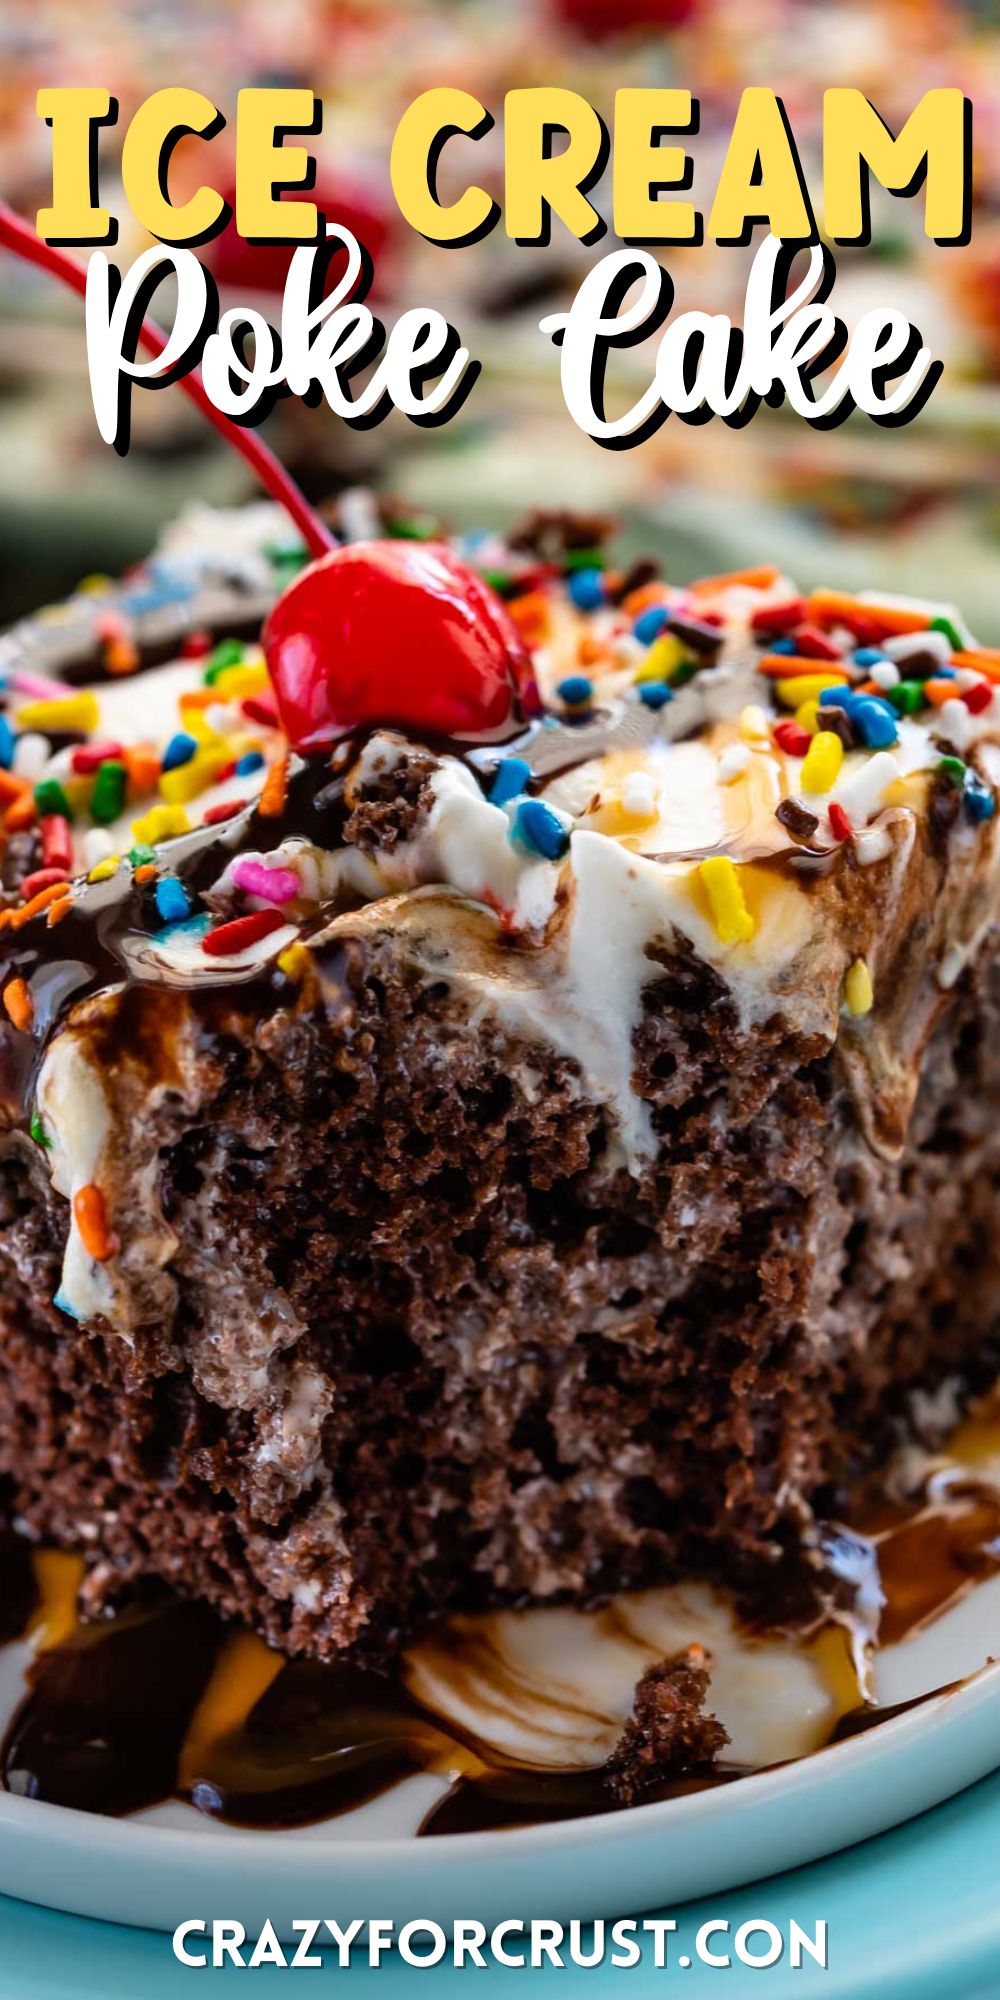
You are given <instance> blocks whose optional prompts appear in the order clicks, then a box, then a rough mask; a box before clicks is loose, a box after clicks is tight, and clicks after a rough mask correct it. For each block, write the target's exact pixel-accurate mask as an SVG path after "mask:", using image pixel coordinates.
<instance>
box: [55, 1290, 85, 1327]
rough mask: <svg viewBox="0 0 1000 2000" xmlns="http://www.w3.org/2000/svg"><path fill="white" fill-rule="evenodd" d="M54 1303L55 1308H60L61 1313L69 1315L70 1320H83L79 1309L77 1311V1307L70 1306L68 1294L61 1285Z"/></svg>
mask: <svg viewBox="0 0 1000 2000" xmlns="http://www.w3.org/2000/svg"><path fill="white" fill-rule="evenodd" d="M52 1303H53V1305H54V1306H58V1308H59V1311H60V1312H61V1313H66V1314H67V1315H68V1317H69V1318H70V1319H77V1320H78V1319H80V1318H82V1314H80V1313H78V1312H77V1309H76V1307H75V1306H72V1305H70V1302H69V1300H68V1298H67V1297H66V1294H65V1292H64V1291H63V1288H62V1286H61V1285H60V1287H59V1290H58V1291H57V1293H56V1295H55V1298H54V1299H53V1301H52Z"/></svg>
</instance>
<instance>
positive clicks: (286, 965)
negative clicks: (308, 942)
mask: <svg viewBox="0 0 1000 2000" xmlns="http://www.w3.org/2000/svg"><path fill="white" fill-rule="evenodd" d="M310 963H311V960H310V955H309V952H308V951H307V950H306V947H305V945H304V944H299V943H298V942H296V943H295V944H290V945H287V946H286V947H285V950H284V951H282V952H279V953H278V970H279V972H283V973H284V975H285V978H286V979H294V980H296V981H298V980H301V979H304V978H305V976H306V973H307V972H308V970H309V966H310Z"/></svg>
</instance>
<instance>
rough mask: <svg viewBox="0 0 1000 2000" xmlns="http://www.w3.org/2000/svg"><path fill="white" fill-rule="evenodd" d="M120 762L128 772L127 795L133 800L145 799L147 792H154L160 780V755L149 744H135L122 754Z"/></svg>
mask: <svg viewBox="0 0 1000 2000" xmlns="http://www.w3.org/2000/svg"><path fill="white" fill-rule="evenodd" d="M122 761H123V763H124V765H125V769H126V771H127V772H128V782H129V793H130V796H131V797H132V798H133V799H137V798H139V799H141V798H145V796H146V794H147V792H155V790H156V787H157V785H158V783H159V778H160V755H159V752H158V751H157V750H154V749H153V747H152V745H151V744H149V743H137V744H136V745H135V746H134V747H132V748H129V749H127V750H124V751H123V752H122Z"/></svg>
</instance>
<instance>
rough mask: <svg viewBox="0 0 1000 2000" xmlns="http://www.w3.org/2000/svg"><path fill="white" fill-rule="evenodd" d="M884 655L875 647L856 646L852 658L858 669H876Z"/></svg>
mask: <svg viewBox="0 0 1000 2000" xmlns="http://www.w3.org/2000/svg"><path fill="white" fill-rule="evenodd" d="M885 657H886V656H885V654H884V653H882V652H880V651H879V648H878V647H877V646H858V647H856V648H855V653H854V658H855V660H856V662H857V664H858V666H859V667H877V666H879V665H880V664H881V662H882V661H883V660H884V659H885Z"/></svg>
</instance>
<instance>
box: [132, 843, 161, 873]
mask: <svg viewBox="0 0 1000 2000" xmlns="http://www.w3.org/2000/svg"><path fill="white" fill-rule="evenodd" d="M128 858H129V861H130V863H131V865H132V867H133V868H145V867H147V866H148V864H149V862H150V861H155V860H156V849H155V847H144V846H138V847H130V848H129V851H128Z"/></svg>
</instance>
